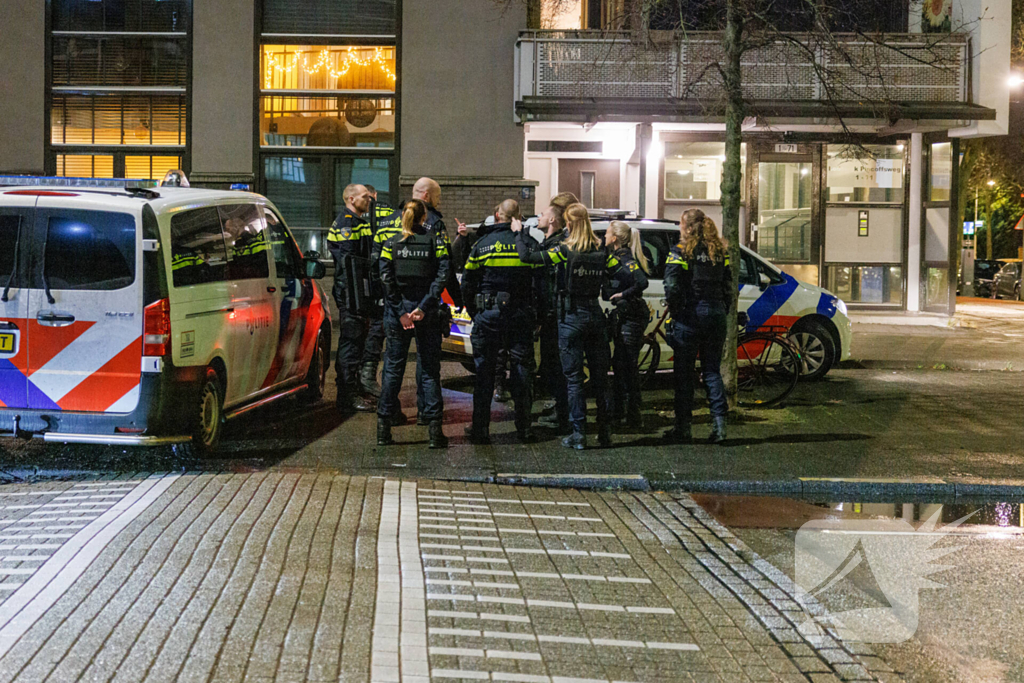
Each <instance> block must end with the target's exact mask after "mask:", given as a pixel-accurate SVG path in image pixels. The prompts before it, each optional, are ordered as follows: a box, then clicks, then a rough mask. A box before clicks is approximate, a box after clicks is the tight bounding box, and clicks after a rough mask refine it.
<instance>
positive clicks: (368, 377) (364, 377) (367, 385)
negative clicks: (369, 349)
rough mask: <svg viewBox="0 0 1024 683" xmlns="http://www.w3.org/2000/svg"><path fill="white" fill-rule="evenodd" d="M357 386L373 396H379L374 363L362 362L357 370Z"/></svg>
mask: <svg viewBox="0 0 1024 683" xmlns="http://www.w3.org/2000/svg"><path fill="white" fill-rule="evenodd" d="M359 388H360V389H362V390H363V391H364V392H365V393H367V394H369V395H370V396H373V397H374V398H377V397H379V396H380V384H379V383H378V382H377V364H376V363H363V367H362V368H361V369H360V370H359Z"/></svg>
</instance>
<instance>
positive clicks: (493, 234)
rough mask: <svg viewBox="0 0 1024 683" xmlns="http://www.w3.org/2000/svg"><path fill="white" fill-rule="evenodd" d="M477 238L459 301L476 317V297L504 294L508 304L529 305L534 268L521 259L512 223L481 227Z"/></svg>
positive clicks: (464, 273)
mask: <svg viewBox="0 0 1024 683" xmlns="http://www.w3.org/2000/svg"><path fill="white" fill-rule="evenodd" d="M477 235H478V238H477V241H476V243H475V244H474V245H473V248H472V249H471V250H470V252H469V258H468V259H466V265H465V270H464V271H463V274H462V298H463V300H464V301H465V302H466V306H467V308H469V312H470V314H471V315H475V314H476V301H475V299H476V295H477V294H485V295H496V294H501V293H507V294H508V295H509V297H510V302H509V303H510V305H512V306H531V305H532V304H533V292H534V280H533V277H534V271H535V269H536V267H535V266H534V265H531V264H529V263H524V262H523V261H521V260H520V258H519V256H518V254H517V252H516V234H515V233H514V232H512V225H511V223H495V224H493V225H481V226H480V229H479V230H478V231H477ZM531 241H532V240H531Z"/></svg>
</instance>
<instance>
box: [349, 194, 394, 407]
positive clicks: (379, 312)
mask: <svg viewBox="0 0 1024 683" xmlns="http://www.w3.org/2000/svg"><path fill="white" fill-rule="evenodd" d="M363 187H365V188H366V191H367V192H369V193H370V207H369V210H368V212H367V214H366V215H365V218H366V220H368V221H369V222H370V229H371V232H372V234H373V244H372V245H371V250H370V278H371V280H372V281H373V292H374V298H375V299H380V298H381V297H382V296H383V295H382V294H381V292H380V286H379V285H380V283H379V271H378V269H377V267H376V262H377V259H378V258H380V246H379V245H381V244H383V243H384V241H385V240H386V239H387V238H388V237H390V236H391V235H393V234H394V233H395V232H398V231H399V230H401V228H400V226H399V223H400V218H401V217H400V216H399V215H398V213H397V212H396V211H395V210H394V209H392V208H391V207H390V206H388V205H387V204H386V203H384V202H380V201H378V200H377V188H375V187H374V186H373V185H364V186H363ZM382 233H383V234H382ZM368 317H369V319H370V327H369V329H368V330H367V333H366V346H365V347H364V349H363V358H362V362H361V363H360V369H359V385H360V386H361V387H362V389H363V391H365V392H366V393H368V394H370V395H371V396H380V384H378V383H377V368H378V367H379V366H380V358H381V352H382V351H383V350H384V307H383V305H380V304H376V303H375V305H374V306H372V307H371V309H370V311H369V316H368Z"/></svg>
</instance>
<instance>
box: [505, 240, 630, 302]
mask: <svg viewBox="0 0 1024 683" xmlns="http://www.w3.org/2000/svg"><path fill="white" fill-rule="evenodd" d="M535 244H536V242H535V241H534V240H533V239H532V238H530V237H528V236H525V235H524V234H523V233H522V232H520V233H519V239H518V241H517V242H516V248H517V250H518V254H519V257H520V258H521V259H522V260H523V261H524V262H526V263H535V264H541V265H547V266H555V267H564V269H565V275H564V277H565V287H564V289H563V290H562V292H563V293H564V294H566V295H568V296H569V299H570V303H571V304H572V305H578V304H585V303H596V302H597V299H598V298H599V297H600V296H601V291H602V289H603V288H604V287H605V286H606V285H607V284H608V283H609V282H610V281H611V280H612V279H613V278H614V277H615V274H616V273H617V272H618V270H619V260H618V259H617V258H615V255H614V254H609V253H607V252H605V251H604V250H603V249H601V248H600V247H599V248H597V249H595V250H594V251H589V252H578V251H573V250H572V249H570V248H569V246H568V245H567V244H566V243H565V241H564V240H563V241H562V242H559V243H558V244H556V245H555V246H553V247H550V248H548V249H537V250H534V249H533V247H532V246H531V245H535Z"/></svg>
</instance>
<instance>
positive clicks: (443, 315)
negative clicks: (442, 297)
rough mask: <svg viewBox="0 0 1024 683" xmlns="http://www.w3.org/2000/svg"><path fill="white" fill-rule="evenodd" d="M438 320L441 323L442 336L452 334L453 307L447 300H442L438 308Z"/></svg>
mask: <svg viewBox="0 0 1024 683" xmlns="http://www.w3.org/2000/svg"><path fill="white" fill-rule="evenodd" d="M437 317H438V322H439V323H440V325H441V336H442V337H445V338H447V337H450V336H452V308H451V306H449V305H448V304H446V303H445V302H443V301H442V302H440V303H439V304H438V308H437Z"/></svg>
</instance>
